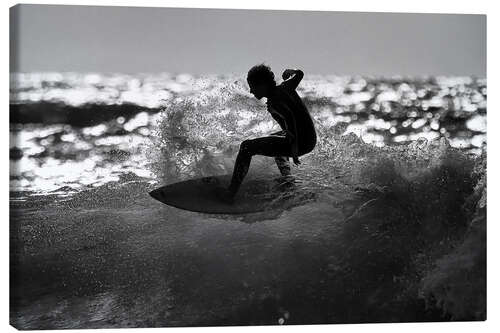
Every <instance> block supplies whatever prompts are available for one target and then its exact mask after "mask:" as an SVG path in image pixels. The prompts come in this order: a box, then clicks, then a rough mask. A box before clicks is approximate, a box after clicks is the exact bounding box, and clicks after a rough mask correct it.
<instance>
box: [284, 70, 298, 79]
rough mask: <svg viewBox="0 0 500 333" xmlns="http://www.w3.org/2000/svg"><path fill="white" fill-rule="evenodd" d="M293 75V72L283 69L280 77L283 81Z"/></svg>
mask: <svg viewBox="0 0 500 333" xmlns="http://www.w3.org/2000/svg"><path fill="white" fill-rule="evenodd" d="M293 74H295V71H294V70H293V69H285V71H284V72H283V74H282V75H281V77H282V78H283V80H287V79H288V78H289V77H290V76H292V75H293Z"/></svg>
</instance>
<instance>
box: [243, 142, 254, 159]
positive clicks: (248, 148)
mask: <svg viewBox="0 0 500 333" xmlns="http://www.w3.org/2000/svg"><path fill="white" fill-rule="evenodd" d="M252 151H253V144H252V140H244V141H243V142H242V143H241V144H240V152H241V153H242V154H246V155H252V154H253V153H252Z"/></svg>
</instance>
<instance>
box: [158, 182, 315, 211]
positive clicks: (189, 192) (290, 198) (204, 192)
mask: <svg viewBox="0 0 500 333" xmlns="http://www.w3.org/2000/svg"><path fill="white" fill-rule="evenodd" d="M230 179H231V175H223V176H212V177H203V178H196V179H191V180H187V181H183V182H179V183H175V184H171V185H167V186H163V187H160V188H157V189H155V190H153V191H151V192H150V193H149V194H150V195H151V196H152V197H153V198H155V199H156V200H158V201H160V202H162V203H164V204H167V205H170V206H173V207H177V208H181V209H185V210H189V211H193V212H201V213H209V214H246V213H254V212H262V211H266V210H273V209H287V208H290V207H292V206H297V205H300V204H302V203H304V202H306V201H309V200H311V199H312V198H313V197H314V195H313V193H311V192H307V191H303V190H301V189H300V186H299V183H298V182H297V181H296V180H294V179H293V178H291V177H290V176H289V177H277V178H263V179H248V180H246V179H245V180H244V181H243V183H242V185H241V187H240V189H239V191H238V193H237V195H236V197H235V200H234V202H233V203H226V202H224V201H222V200H220V199H219V198H218V197H217V196H216V195H215V189H216V188H217V187H221V186H222V187H227V185H228V184H229V182H230Z"/></svg>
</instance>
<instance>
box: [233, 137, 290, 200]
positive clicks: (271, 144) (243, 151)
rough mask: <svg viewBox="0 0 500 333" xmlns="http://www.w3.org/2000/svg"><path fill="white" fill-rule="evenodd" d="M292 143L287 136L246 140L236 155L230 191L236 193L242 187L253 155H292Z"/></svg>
mask: <svg viewBox="0 0 500 333" xmlns="http://www.w3.org/2000/svg"><path fill="white" fill-rule="evenodd" d="M290 153H291V152H290V144H289V143H288V141H287V140H286V138H285V137H280V136H267V137H263V138H257V139H253V140H245V141H243V142H242V143H241V145H240V151H239V152H238V156H237V157H236V162H235V165H234V170H233V177H232V178H231V184H230V185H229V191H230V192H231V194H232V195H235V194H236V192H238V189H239V188H240V185H241V183H242V182H243V179H244V178H245V176H246V174H247V173H248V169H249V167H250V162H251V161H252V156H253V155H264V156H271V157H275V156H290Z"/></svg>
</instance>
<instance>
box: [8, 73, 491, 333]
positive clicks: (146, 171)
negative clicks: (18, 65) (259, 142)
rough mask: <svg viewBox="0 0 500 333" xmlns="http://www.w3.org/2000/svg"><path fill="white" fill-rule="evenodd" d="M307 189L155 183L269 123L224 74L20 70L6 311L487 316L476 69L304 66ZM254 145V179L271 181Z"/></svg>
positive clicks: (294, 320) (138, 323) (227, 154)
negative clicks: (244, 194)
mask: <svg viewBox="0 0 500 333" xmlns="http://www.w3.org/2000/svg"><path fill="white" fill-rule="evenodd" d="M298 93H299V95H301V96H302V97H303V99H304V102H305V104H306V105H307V106H308V108H309V110H310V112H311V115H312V117H313V119H314V121H315V126H316V130H317V133H318V143H317V146H316V148H315V149H314V151H313V152H311V153H310V154H308V155H305V156H303V157H301V162H302V164H301V165H300V166H298V167H297V166H292V173H293V174H294V176H295V177H296V179H298V180H299V181H300V183H301V186H303V187H304V188H307V189H308V190H310V191H313V192H314V193H315V194H316V199H315V200H314V201H312V202H307V203H303V204H301V203H300V202H298V203H297V205H293V207H287V208H286V209H285V208H284V209H282V210H278V211H276V210H273V211H265V212H260V213H255V214H246V215H241V216H229V215H207V214H201V213H195V212H189V211H183V210H179V209H177V208H174V207H170V206H167V205H164V204H162V203H159V202H157V201H155V200H154V199H153V198H151V197H150V196H149V195H148V192H149V191H151V190H153V189H154V188H157V187H159V186H162V185H165V184H170V183H175V182H178V181H182V180H187V179H191V178H195V177H202V176H211V175H223V174H230V173H231V172H232V168H233V163H234V159H235V157H236V154H237V152H238V149H239V144H240V143H241V141H243V140H245V139H247V138H254V137H258V136H262V135H266V134H269V133H271V132H273V131H274V132H275V131H277V130H279V128H278V125H277V124H276V123H275V122H274V121H273V119H272V118H271V116H270V115H269V114H268V113H267V111H266V107H265V103H264V102H263V101H258V100H256V99H255V98H253V97H252V96H251V95H250V93H249V92H248V88H247V86H246V82H245V80H244V78H241V77H237V76H231V75H219V76H216V75H212V76H193V75H189V74H178V75H173V74H168V73H162V74H155V75H152V74H134V75H125V74H113V73H107V74H105V73H16V74H11V90H10V100H11V101H10V135H11V139H10V259H11V261H10V278H11V297H10V303H11V310H10V321H11V324H13V325H14V326H15V327H17V328H22V329H56V328H104V327H109V328H111V327H152V326H153V327H161V326H213V325H267V324H275V325H278V324H313V323H359V322H401V321H442V320H445V321H446V320H484V319H485V318H486V317H485V316H486V261H485V258H486V155H487V154H486V145H487V137H486V114H487V111H486V110H487V85H486V79H484V78H476V77H442V76H436V77H432V76H427V77H404V76H394V77H386V78H384V77H367V76H333V75H332V76H315V75H307V76H306V78H305V79H304V80H303V82H302V83H301V85H300V86H299V88H298ZM278 174H279V172H278V169H277V168H276V166H275V164H274V160H273V159H272V158H268V157H261V156H256V157H254V158H253V160H252V165H251V168H250V172H249V175H248V179H252V178H260V177H275V176H277V175H278Z"/></svg>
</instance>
